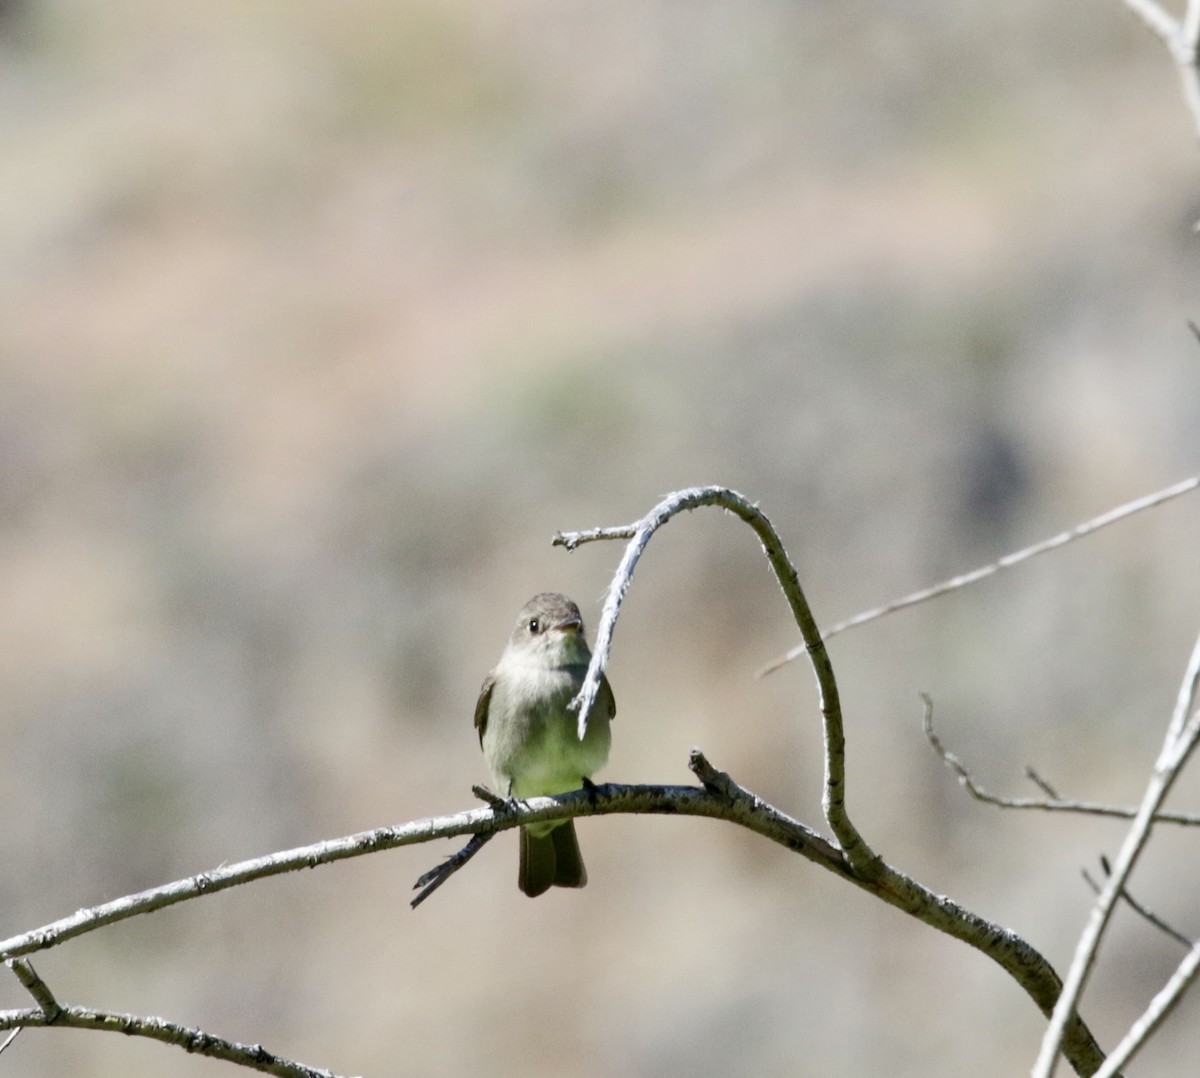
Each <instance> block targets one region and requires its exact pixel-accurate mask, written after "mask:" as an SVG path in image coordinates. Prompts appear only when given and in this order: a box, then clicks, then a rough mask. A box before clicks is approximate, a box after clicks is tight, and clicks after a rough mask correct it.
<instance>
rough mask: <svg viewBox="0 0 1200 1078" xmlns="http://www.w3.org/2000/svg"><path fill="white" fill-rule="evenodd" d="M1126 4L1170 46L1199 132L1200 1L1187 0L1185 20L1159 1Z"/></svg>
mask: <svg viewBox="0 0 1200 1078" xmlns="http://www.w3.org/2000/svg"><path fill="white" fill-rule="evenodd" d="M1125 6H1126V7H1128V8H1129V10H1130V11H1132V12H1133V13H1134V14H1135V15H1137V16H1138V17H1139V18H1140V19H1141V20H1142V22H1144V23H1145V24H1146V25H1147V26H1148V27H1149V28H1150V29H1151V31H1153V32H1154V34H1156V35H1157V36H1158V38H1159V39H1160V40H1161V41H1162V42H1163V44H1164V45H1166V46H1167V51H1168V52H1169V53H1170V54H1171V59H1172V60H1174V61H1175V66H1176V67H1177V68H1178V69H1179V74H1180V76H1181V77H1182V79H1183V100H1184V103H1185V104H1186V105H1187V107H1188V111H1189V112H1190V113H1191V114H1192V120H1193V122H1194V123H1195V125H1196V129H1197V133H1200V68H1198V67H1197V64H1198V62H1200V0H1188V6H1187V10H1186V12H1185V13H1184V16H1183V19H1182V20H1179V19H1176V18H1175V16H1173V15H1172V14H1171V13H1170V12H1168V11H1167V10H1166V8H1164V7H1163V6H1162V5H1161V4H1159V3H1158V2H1157V0H1125Z"/></svg>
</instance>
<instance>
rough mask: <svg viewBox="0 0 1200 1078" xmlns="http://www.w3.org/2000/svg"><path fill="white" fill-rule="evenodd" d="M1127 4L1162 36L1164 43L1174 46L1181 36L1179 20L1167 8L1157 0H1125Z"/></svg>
mask: <svg viewBox="0 0 1200 1078" xmlns="http://www.w3.org/2000/svg"><path fill="white" fill-rule="evenodd" d="M1125 6H1126V7H1127V8H1129V10H1130V11H1132V12H1133V13H1134V14H1135V15H1136V16H1137V17H1138V18H1139V19H1141V20H1142V22H1144V23H1145V24H1146V25H1147V26H1148V27H1149V28H1150V29H1151V30H1152V31H1153V32H1154V33H1155V34H1157V35H1158V36H1159V37H1160V38H1162V41H1163V44H1164V45H1167V46H1168V47H1170V48H1173V47H1174V43H1175V39H1176V38H1177V37H1178V36H1179V22H1178V20H1176V19H1175V17H1174V16H1173V15H1171V14H1170V12H1168V11H1167V10H1166V8H1164V7H1162V6H1161V5H1160V4H1158V3H1157V2H1156V0H1125Z"/></svg>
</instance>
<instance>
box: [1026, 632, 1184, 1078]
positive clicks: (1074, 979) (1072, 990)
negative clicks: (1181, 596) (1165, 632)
mask: <svg viewBox="0 0 1200 1078" xmlns="http://www.w3.org/2000/svg"><path fill="white" fill-rule="evenodd" d="M1198 667H1200V638H1198V639H1197V640H1196V644H1195V647H1194V648H1193V649H1192V655H1191V658H1190V660H1189V661H1188V667H1187V674H1186V675H1185V677H1184V680H1183V686H1182V688H1181V689H1180V696H1179V701H1178V702H1177V704H1176V712H1175V715H1173V716H1172V720H1171V724H1170V726H1169V728H1168V730H1167V736H1166V738H1165V740H1164V743H1163V747H1162V751H1161V752H1160V753H1159V756H1158V760H1157V761H1156V762H1155V764H1154V771H1153V773H1152V774H1151V776H1150V781H1149V783H1148V784H1147V787H1146V793H1145V795H1144V796H1143V798H1142V803H1141V805H1140V806H1139V807H1138V812H1137V816H1136V817H1134V820H1133V823H1132V824H1131V825H1130V827H1129V831H1128V832H1127V833H1126V835H1125V841H1124V842H1123V843H1122V845H1121V850H1120V852H1119V853H1118V854H1117V859H1116V862H1115V863H1114V865H1113V872H1112V875H1111V876H1110V877H1109V878H1108V880H1107V882H1106V883H1105V886H1104V887H1103V889H1102V890H1101V892H1100V895H1099V897H1098V898H1097V899H1096V902H1095V904H1094V905H1093V907H1092V913H1091V916H1090V918H1089V919H1088V923H1087V925H1086V926H1085V927H1084V929H1083V932H1082V933H1081V934H1080V937H1079V942H1078V943H1077V944H1076V947H1075V956H1074V958H1073V960H1072V962H1071V967H1070V969H1069V970H1068V971H1067V979H1066V981H1065V983H1064V985H1063V990H1062V994H1061V995H1060V996H1059V999H1058V1003H1057V1004H1055V1007H1054V1013H1053V1015H1052V1016H1051V1019H1050V1023H1049V1025H1048V1026H1047V1028H1046V1032H1045V1035H1044V1036H1043V1038H1042V1046H1041V1050H1040V1052H1039V1053H1038V1058H1037V1062H1036V1063H1035V1065H1034V1069H1033V1078H1050V1076H1051V1075H1052V1074H1053V1073H1054V1066H1055V1062H1056V1060H1057V1058H1058V1053H1059V1050H1060V1046H1061V1043H1062V1035H1063V1030H1064V1028H1065V1026H1066V1023H1067V1021H1068V1020H1069V1018H1070V1017H1071V1016H1072V1015H1073V1014H1074V1013H1075V1008H1076V1007H1077V1006H1078V1003H1079V999H1080V997H1081V996H1082V994H1083V989H1084V987H1085V986H1086V984H1087V981H1088V977H1089V975H1090V974H1091V971H1092V967H1093V965H1094V964H1095V961H1096V955H1097V953H1098V952H1099V948H1100V942H1101V940H1102V939H1103V937H1104V931H1105V929H1106V928H1107V927H1108V923H1109V920H1110V918H1111V917H1112V911H1113V908H1114V906H1115V905H1116V903H1117V899H1118V898H1119V897H1120V895H1121V893H1122V892H1123V891H1124V890H1125V887H1126V884H1127V883H1128V880H1129V876H1130V873H1131V872H1132V871H1133V868H1134V866H1135V865H1136V864H1137V861H1138V858H1139V857H1140V856H1141V853H1142V850H1144V849H1145V846H1146V843H1147V841H1148V840H1149V838H1150V829H1151V827H1152V826H1153V824H1154V817H1155V816H1156V815H1157V814H1158V812H1159V809H1160V808H1161V806H1162V803H1163V801H1164V800H1165V799H1166V796H1167V794H1168V793H1169V792H1170V790H1171V786H1172V785H1173V784H1174V782H1175V780H1176V779H1177V778H1178V777H1179V773H1180V771H1181V770H1182V769H1183V766H1184V764H1186V763H1187V761H1188V758H1189V756H1190V755H1191V753H1192V750H1193V749H1194V748H1195V746H1196V741H1197V739H1198V738H1200V711H1196V710H1193V709H1194V708H1195V704H1196V691H1197V679H1196V671H1197V668H1198ZM1180 712H1182V713H1183V714H1184V715H1187V716H1189V717H1188V719H1187V721H1186V722H1185V723H1184V724H1183V727H1182V729H1180V730H1176V729H1175V718H1176V716H1178V714H1180ZM1189 983H1190V982H1189Z"/></svg>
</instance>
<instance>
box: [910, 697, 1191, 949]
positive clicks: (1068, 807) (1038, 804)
mask: <svg viewBox="0 0 1200 1078" xmlns="http://www.w3.org/2000/svg"><path fill="white" fill-rule="evenodd" d="M921 699H922V700H923V701H924V702H925V715H924V718H923V720H922V721H923V726H924V730H925V737H926V739H927V740H928V741H929V744H930V746H931V747H932V748H933V751H934V752H936V753H937V754H938V756H939V757H941V760H942V763H944V764H945V765H946V766H947V767H948V768H950V770H951V771H953V772H954V773H955V774H956V775H957V776H958V781H959V782H960V783H961V784H962V786H963V788H964V789H965V790H966V791H967V793H969V794H970V795H971V796H972V797H973V798H975V800H976V801H983V802H984V803H986V804H989V805H995V806H997V807H998V808H1010V809H1038V810H1040V811H1042V812H1078V813H1083V814H1086V815H1089V816H1111V817H1114V818H1116V819H1121V820H1132V819H1133V818H1134V817H1135V816H1136V815H1137V809H1132V808H1126V807H1124V806H1121V805H1104V804H1099V803H1097V802H1095V801H1073V800H1070V799H1069V798H1065V797H1060V796H1059V795H1058V793H1057V792H1056V791H1055V790H1054V788H1053V787H1051V786H1050V784H1049V783H1047V782H1046V781H1045V779H1043V778H1042V777H1041V776H1040V775H1039V774H1038V773H1037V772H1036V771H1034V770H1033V768H1032V767H1026V768H1025V774H1026V775H1027V776H1028V777H1029V779H1030V780H1031V781H1033V782H1034V783H1036V784H1037V785H1038V786H1039V787H1040V788H1041V789H1042V791H1043V792H1044V793H1045V794H1046V797H1044V798H1041V797H1001V796H1000V795H999V794H994V793H992V792H991V791H990V790H986V789H984V788H983V787H982V786H980V785H979V783H978V782H977V781H976V780H975V776H974V775H972V774H971V772H970V769H969V768H968V767H967V766H966V764H964V763H963V762H962V760H960V759H959V758H958V757H957V756H955V755H954V753H952V752H951V751H950V750H949V749H948V748H946V746H945V745H943V744H942V739H941V738H940V737H939V736H938V735H937V733H936V731H935V730H934V728H933V701H932V700H931V699H930V698H929V696H928V695H926V694H925V693H921ZM1153 822H1154V823H1174V824H1180V825H1182V826H1184V827H1200V816H1197V815H1193V814H1189V813H1184V812H1157V813H1155V815H1154V821H1153ZM1189 943H1190V941H1189Z"/></svg>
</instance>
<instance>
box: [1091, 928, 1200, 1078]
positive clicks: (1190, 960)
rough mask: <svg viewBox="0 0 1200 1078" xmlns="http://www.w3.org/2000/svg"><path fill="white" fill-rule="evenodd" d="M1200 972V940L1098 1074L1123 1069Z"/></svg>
mask: <svg viewBox="0 0 1200 1078" xmlns="http://www.w3.org/2000/svg"><path fill="white" fill-rule="evenodd" d="M1197 972H1200V942H1196V943H1194V944H1192V949H1191V950H1190V951H1188V953H1187V957H1186V958H1184V960H1183V961H1182V962H1180V963H1179V965H1178V967H1177V968H1176V970H1175V972H1174V973H1173V974H1172V975H1171V979H1170V980H1169V981H1167V983H1166V984H1165V985H1163V987H1162V989H1161V990H1160V991H1159V992H1158V994H1157V995H1156V996H1155V997H1154V998H1153V999H1152V1000H1151V1001H1150V1006H1149V1007H1147V1008H1146V1010H1145V1012H1144V1013H1143V1014H1142V1016H1141V1017H1140V1018H1139V1019H1138V1020H1137V1021H1136V1022H1134V1024H1133V1025H1132V1026H1131V1027H1130V1029H1129V1032H1128V1033H1126V1034H1125V1036H1124V1037H1122V1038H1121V1043H1120V1044H1118V1045H1117V1046H1116V1048H1114V1049H1113V1051H1112V1055H1111V1056H1109V1058H1108V1059H1107V1060H1106V1061H1105V1062H1104V1063H1103V1064H1102V1065H1101V1067H1100V1069H1099V1070H1098V1071H1096V1075H1095V1078H1114V1076H1115V1075H1117V1074H1119V1073H1120V1068H1121V1067H1123V1066H1124V1065H1125V1064H1126V1063H1128V1062H1129V1061H1130V1060H1131V1059H1133V1057H1134V1056H1135V1055H1137V1053H1138V1052H1139V1051H1141V1049H1142V1048H1143V1047H1144V1046H1145V1044H1146V1041H1148V1040H1149V1039H1150V1037H1151V1036H1152V1035H1153V1033H1154V1031H1155V1030H1156V1029H1158V1027H1159V1026H1160V1025H1162V1023H1163V1021H1164V1020H1165V1019H1166V1017H1167V1016H1168V1015H1169V1014H1170V1013H1171V1012H1172V1011H1173V1010H1174V1009H1175V1005H1176V1004H1177V1003H1178V1002H1179V1001H1180V999H1182V998H1183V993H1184V992H1186V991H1187V990H1188V988H1189V987H1190V986H1191V984H1192V982H1193V981H1194V980H1195V979H1196V974H1197Z"/></svg>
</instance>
